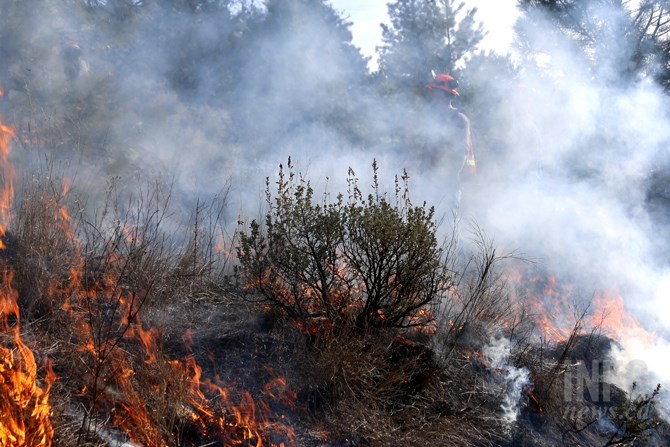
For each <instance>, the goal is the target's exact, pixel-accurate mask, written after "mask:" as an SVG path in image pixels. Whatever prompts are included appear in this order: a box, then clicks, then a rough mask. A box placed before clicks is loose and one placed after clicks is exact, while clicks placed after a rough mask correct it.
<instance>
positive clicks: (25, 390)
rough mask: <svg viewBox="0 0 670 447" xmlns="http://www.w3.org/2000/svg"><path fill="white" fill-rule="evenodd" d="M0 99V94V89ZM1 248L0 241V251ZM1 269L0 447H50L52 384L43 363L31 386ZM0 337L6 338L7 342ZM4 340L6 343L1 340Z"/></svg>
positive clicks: (4, 146)
mask: <svg viewBox="0 0 670 447" xmlns="http://www.w3.org/2000/svg"><path fill="white" fill-rule="evenodd" d="M0 96H2V90H1V89H0ZM15 135H16V134H15V133H14V130H13V129H12V128H11V127H9V126H7V125H5V124H3V123H2V122H0V163H1V165H2V166H1V167H2V171H3V179H2V190H0V238H2V237H3V236H4V235H5V231H6V228H7V226H8V225H9V220H10V205H11V199H12V197H13V179H14V171H13V167H12V166H11V165H10V164H9V163H8V162H7V159H8V156H9V151H10V144H9V143H10V140H11V139H12V138H13V137H14V136H15ZM3 248H5V245H4V243H2V240H1V239H0V249H3ZM1 267H2V270H3V272H2V284H1V285H0V340H2V343H1V344H0V445H2V446H3V447H13V446H16V447H19V446H50V445H51V440H52V438H53V427H52V425H51V407H50V405H49V391H50V389H51V385H52V383H53V382H54V380H55V379H56V376H55V374H54V373H53V371H52V370H51V367H50V363H48V362H47V364H46V370H47V374H46V379H45V382H46V384H45V386H44V388H41V387H40V386H38V384H37V363H36V362H35V356H34V354H33V352H32V351H31V350H30V348H29V347H28V346H27V345H26V344H25V343H24V342H23V340H22V338H21V334H20V325H19V321H20V313H19V306H18V293H17V292H16V291H15V290H14V289H12V287H11V283H12V273H11V271H10V270H9V268H8V267H7V266H6V265H4V263H3V265H2V266H1ZM4 335H7V336H8V337H7V340H6V339H5V337H4ZM5 340H6V341H5Z"/></svg>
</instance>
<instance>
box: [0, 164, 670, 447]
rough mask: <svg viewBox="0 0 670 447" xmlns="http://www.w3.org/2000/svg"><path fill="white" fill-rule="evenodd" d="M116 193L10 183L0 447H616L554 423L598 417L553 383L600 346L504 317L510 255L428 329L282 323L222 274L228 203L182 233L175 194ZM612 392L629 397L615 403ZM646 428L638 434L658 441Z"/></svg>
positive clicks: (583, 335) (577, 424)
mask: <svg viewBox="0 0 670 447" xmlns="http://www.w3.org/2000/svg"><path fill="white" fill-rule="evenodd" d="M118 186H119V185H118V184H113V183H112V184H110V192H109V194H108V201H107V202H106V205H105V206H104V207H103V209H102V210H100V211H95V210H94V211H93V212H91V211H89V210H86V207H85V206H84V205H83V204H84V203H85V202H86V201H85V200H84V198H83V197H80V196H77V192H76V191H77V188H76V185H72V188H64V187H62V184H61V182H60V181H58V180H57V176H55V175H53V173H50V174H49V175H39V176H35V177H34V178H33V179H32V180H31V181H29V182H27V183H26V184H25V185H24V188H23V189H22V191H21V197H22V201H21V202H20V206H18V208H17V210H16V216H15V218H14V219H12V220H11V221H10V226H9V231H8V232H6V234H5V235H4V237H3V241H4V242H5V245H6V246H7V249H6V251H5V254H6V257H5V260H4V261H3V262H4V263H5V264H6V267H7V268H6V269H5V270H6V271H7V272H8V276H6V277H5V279H4V281H3V284H4V289H3V296H4V297H5V299H4V301H3V303H4V305H3V309H4V311H3V315H4V320H3V327H2V329H3V334H4V335H3V338H2V340H3V345H2V350H0V359H1V362H0V368H1V369H0V376H1V377H2V379H3V383H2V387H0V390H2V392H3V393H5V395H6V396H4V397H7V398H5V399H3V400H0V402H5V404H4V405H5V406H6V405H7V404H6V402H14V404H12V405H13V406H12V408H11V409H7V408H2V409H3V412H2V415H3V416H4V417H5V418H6V417H7V415H9V417H10V418H11V420H12V421H13V422H11V423H10V422H8V421H5V420H2V421H0V423H1V424H3V425H0V430H1V429H2V427H5V432H2V431H0V433H2V434H3V435H5V438H1V437H0V441H2V442H4V444H2V445H51V444H53V445H59V446H66V447H67V446H94V445H96V446H97V445H110V444H111V445H113V444H114V443H115V442H118V443H121V442H124V441H128V442H131V443H133V444H134V445H144V446H203V445H224V446H229V445H242V446H251V445H254V446H285V447H287V446H290V445H295V446H322V445H329V446H345V445H346V446H363V445H370V446H377V445H380V446H385V445H389V446H391V445H454V446H459V445H462V446H474V445H477V446H486V445H488V446H498V445H509V446H513V445H529V446H544V445H548V444H547V442H549V443H553V445H557V444H556V442H562V439H569V440H570V442H572V441H575V442H577V441H576V440H578V441H579V442H582V445H598V442H599V441H602V440H603V439H605V438H606V436H604V435H603V433H605V434H607V433H609V435H608V436H610V437H611V435H612V432H611V430H610V431H609V432H608V431H607V427H604V426H602V424H601V423H598V424H600V425H598V424H596V423H595V422H593V420H592V419H588V418H585V417H582V416H581V415H574V414H572V413H566V412H567V411H568V410H569V409H570V408H573V407H575V408H576V406H577V407H579V408H586V409H588V411H590V412H591V413H589V414H588V416H591V415H595V414H596V413H597V411H600V408H602V407H603V405H602V404H601V403H599V401H598V399H594V398H592V397H590V398H589V399H590V400H589V399H585V398H584V397H583V395H579V396H577V395H575V397H574V399H572V397H571V400H570V401H569V402H568V401H566V398H565V396H566V394H565V389H566V388H565V385H564V383H565V378H566V377H571V374H574V371H583V369H580V368H581V367H580V366H579V365H582V364H590V361H591V360H592V358H601V357H603V356H605V355H606V354H605V351H606V346H607V343H605V341H604V340H609V341H610V342H611V340H610V339H609V338H607V337H605V336H604V335H600V334H596V333H589V332H588V330H587V329H585V328H586V327H587V326H585V324H583V323H584V321H585V318H584V317H585V316H584V315H582V318H581V319H578V321H577V324H574V325H573V326H571V327H568V328H567V331H565V329H566V328H565V327H562V328H561V329H562V330H563V331H565V334H566V336H565V337H564V338H562V339H560V340H553V339H549V337H550V336H551V334H552V332H550V331H544V330H543V329H542V326H541V321H542V320H539V319H537V318H536V315H535V314H534V313H533V312H531V311H527V310H525V309H527V308H524V307H523V306H522V307H521V308H520V309H518V308H517V307H516V306H515V304H516V303H515V302H514V301H513V299H515V297H514V294H511V293H510V292H509V289H508V287H507V284H506V282H505V278H504V275H503V274H502V273H503V272H504V270H502V269H501V268H500V266H501V264H500V262H501V261H502V260H503V258H504V257H503V258H500V257H498V256H497V255H496V252H495V250H493V247H491V246H490V245H488V244H485V243H483V242H482V243H481V244H480V247H482V248H483V250H482V252H481V253H480V254H479V255H478V256H473V257H472V258H470V259H469V260H468V261H467V262H466V263H465V264H467V265H471V266H473V268H472V269H470V270H466V269H464V270H460V272H462V273H461V274H459V275H455V276H454V277H453V278H454V280H453V281H452V282H451V287H452V289H451V292H450V293H449V294H447V296H448V297H450V299H452V301H451V302H449V303H447V304H449V305H448V306H442V307H437V306H436V307H433V308H432V309H431V310H430V312H428V309H427V308H422V309H420V310H421V311H422V312H425V313H422V314H421V318H422V320H421V321H429V320H430V321H433V322H434V323H433V324H432V325H430V326H423V325H419V326H418V327H413V326H415V325H413V324H410V325H407V326H409V327H392V326H389V327H384V325H381V326H375V325H361V324H357V321H356V319H355V318H343V319H341V320H338V324H336V325H334V324H332V322H331V321H329V320H328V318H325V317H324V316H322V315H310V316H306V317H305V316H304V315H303V316H301V318H297V319H296V318H295V316H293V315H290V314H289V315H287V314H286V313H283V312H279V311H278V310H277V309H276V308H273V307H272V306H268V305H267V303H265V304H262V305H259V304H257V299H258V298H259V295H258V294H257V292H256V291H255V290H254V288H253V287H252V288H249V287H247V288H242V287H239V286H237V285H234V283H235V278H234V277H233V276H228V275H226V272H227V271H229V270H228V267H229V266H230V264H229V263H230V262H231V261H230V257H229V253H230V251H231V250H230V249H231V247H232V246H234V242H235V241H234V237H230V235H228V234H226V233H225V232H224V231H222V226H221V225H220V224H221V215H222V209H223V208H222V206H223V205H222V204H221V200H223V201H224V202H225V200H224V199H225V194H224V195H222V196H220V197H219V201H216V200H213V201H212V202H210V203H209V204H207V205H200V204H199V205H198V206H196V209H195V211H194V212H193V214H192V215H191V219H190V221H188V224H181V223H178V222H177V221H176V220H175V219H174V217H175V215H174V214H173V211H172V209H171V208H170V198H171V190H170V188H169V185H162V184H160V183H155V184H153V185H152V186H151V187H150V188H145V189H142V188H139V189H137V190H136V191H135V194H134V195H133V196H132V198H131V199H127V198H126V199H123V200H122V198H123V197H124V196H123V194H121V193H120V192H119V191H117V190H115V188H117V187H118ZM137 191H140V193H137ZM125 197H128V196H125ZM96 212H97V214H96ZM174 235H177V236H174ZM180 235H184V236H180ZM221 241H224V242H225V244H224V245H226V246H227V247H226V246H224V247H223V249H222V244H221ZM451 271H454V269H452V270H451ZM9 272H12V274H9ZM547 281H548V282H547V284H552V283H551V280H547ZM534 289H537V287H535V286H533V287H529V290H534ZM544 289H546V288H543V290H544ZM552 290H553V289H552ZM545 295H551V294H550V293H548V292H547V293H545ZM538 309H540V308H539V306H535V308H534V309H531V310H533V311H535V312H537V311H538ZM19 311H20V313H19ZM440 312H442V313H440ZM19 315H20V318H19ZM411 321H418V320H411ZM589 321H590V320H589ZM603 321H608V322H609V321H611V320H603ZM625 321H628V320H625ZM19 323H21V324H20V325H19ZM538 328H539V330H540V333H539V336H538V332H537V331H538ZM589 328H590V327H589ZM543 331H544V332H543ZM494 336H495V337H494ZM492 337H493V338H492ZM589 337H590V338H589ZM589 340H590V342H589ZM487 346H488V347H489V348H487ZM493 347H495V349H499V350H501V353H502V355H493V354H492V353H491V349H493ZM36 359H37V360H36ZM580 362H581V363H580ZM51 365H52V367H53V373H52V372H51V369H50V366H51ZM586 371H587V372H588V369H587V370H586ZM56 376H57V379H56V380H55V377H56ZM54 380H55V381H54ZM582 394H583V393H582ZM571 396H572V395H571ZM614 396H615V398H616V402H615V403H617V404H622V403H625V402H627V400H626V398H625V394H624V393H623V391H621V393H619V392H618V391H615V392H614ZM12 399H14V400H12ZM648 403H650V402H648ZM568 404H569V405H572V407H569V408H568V407H566V405H568ZM570 411H572V410H570ZM622 411H623V410H622ZM650 411H651V410H650ZM620 414H621V415H624V414H625V412H624V413H620ZM653 414H654V413H653V411H651V412H650V413H649V415H651V416H650V417H653ZM577 416H579V417H577ZM616 420H617V419H616V418H615V417H614V416H612V418H611V421H613V422H614V421H616ZM649 421H650V423H651V422H653V423H655V421H656V419H649ZM652 425H653V424H652ZM652 425H648V426H644V427H649V429H650V430H651V429H652V428H653V429H654V430H656V432H653V433H655V434H654V436H655V438H652V439H660V440H661V441H659V442H662V441H663V440H667V438H663V437H662V436H663V435H662V433H663V432H662V431H660V428H659V427H656V426H653V427H652ZM7 427H9V428H7ZM17 427H18V428H17ZM35 427H38V428H35ZM19 428H20V429H21V430H23V432H25V433H27V434H29V435H25V436H32V438H28V437H26V438H21V437H20V435H18V434H17V433H19ZM661 428H662V427H661ZM629 432H630V430H629ZM7 433H10V434H7ZM656 433H661V434H656ZM10 436H11V437H10ZM613 439H615V440H616V439H619V438H613ZM621 439H623V438H621ZM585 440H586V441H588V443H587V442H586V441H585ZM605 440H606V439H605ZM12 442H14V444H12ZM521 443H524V444H521ZM589 443H591V444H589ZM603 444H604V442H603Z"/></svg>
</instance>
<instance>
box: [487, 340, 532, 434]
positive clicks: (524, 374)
mask: <svg viewBox="0 0 670 447" xmlns="http://www.w3.org/2000/svg"><path fill="white" fill-rule="evenodd" d="M510 346H511V343H510V341H509V340H508V339H505V338H503V337H499V338H493V339H491V341H490V342H489V344H488V345H486V346H484V349H482V353H483V354H484V358H485V359H486V361H487V364H488V366H489V367H490V369H491V371H492V374H493V375H494V376H496V377H499V378H500V381H502V385H503V387H502V389H503V395H502V403H501V404H500V408H501V409H502V412H503V419H504V421H505V423H507V424H508V425H511V424H513V423H514V422H516V419H517V416H518V415H519V411H520V409H521V401H522V398H523V393H524V392H525V391H526V388H527V387H528V386H529V385H530V384H531V382H530V378H529V376H530V372H529V371H528V370H527V369H526V368H517V367H515V366H514V365H512V364H511V363H510V355H511V353H510Z"/></svg>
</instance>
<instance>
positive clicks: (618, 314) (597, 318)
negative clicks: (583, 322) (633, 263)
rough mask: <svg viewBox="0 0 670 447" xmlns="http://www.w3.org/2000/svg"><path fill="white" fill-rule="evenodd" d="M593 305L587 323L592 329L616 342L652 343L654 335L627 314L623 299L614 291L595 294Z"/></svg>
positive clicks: (648, 344)
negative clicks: (635, 341)
mask: <svg viewBox="0 0 670 447" xmlns="http://www.w3.org/2000/svg"><path fill="white" fill-rule="evenodd" d="M593 304H594V308H595V310H594V312H593V315H592V316H591V317H590V319H589V322H590V324H591V325H592V326H593V327H596V328H597V327H600V328H601V330H602V331H603V333H604V334H605V335H607V336H609V337H611V338H613V339H615V340H617V341H623V340H630V339H634V340H637V341H639V342H640V343H642V344H643V345H645V346H651V345H652V344H653V343H654V340H655V339H656V334H655V333H654V332H649V331H647V330H646V329H645V328H644V327H643V326H642V324H640V322H639V321H638V320H637V319H636V318H635V317H633V316H632V315H631V314H629V313H628V312H627V310H626V308H625V303H624V299H623V297H622V296H621V295H619V294H618V293H616V292H615V291H614V290H607V291H603V292H600V293H598V294H596V296H595V297H594V299H593Z"/></svg>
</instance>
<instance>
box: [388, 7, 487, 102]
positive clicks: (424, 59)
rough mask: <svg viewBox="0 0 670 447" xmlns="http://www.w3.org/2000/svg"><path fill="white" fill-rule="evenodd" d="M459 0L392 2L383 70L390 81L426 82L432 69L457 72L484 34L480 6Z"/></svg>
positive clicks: (397, 83) (403, 85)
mask: <svg viewBox="0 0 670 447" xmlns="http://www.w3.org/2000/svg"><path fill="white" fill-rule="evenodd" d="M464 8H465V4H464V3H463V2H458V3H457V2H456V1H455V0H441V1H439V2H436V1H433V0H397V1H396V2H394V3H390V4H389V5H388V14H389V17H390V19H391V23H390V24H382V25H381V26H382V42H383V44H382V45H381V46H380V47H378V52H379V74H380V75H381V77H383V78H384V79H385V80H386V81H387V82H388V84H390V85H391V88H393V86H396V87H400V88H402V89H405V88H407V86H421V87H422V86H423V85H424V84H425V79H426V76H427V75H428V76H429V75H430V71H431V70H433V69H434V70H438V71H450V72H453V71H454V69H455V68H456V66H457V65H458V64H459V63H462V62H463V61H464V59H465V57H466V55H467V54H468V53H469V52H472V51H474V50H476V48H477V45H478V44H479V42H480V41H481V40H482V38H483V37H484V31H483V29H482V26H481V25H477V23H476V20H475V14H476V12H477V9H476V8H473V9H469V10H467V11H466V10H464Z"/></svg>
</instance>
